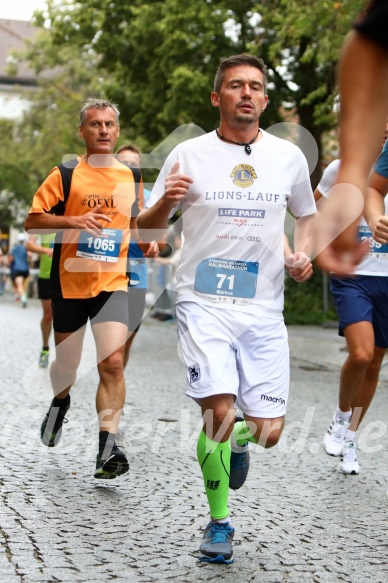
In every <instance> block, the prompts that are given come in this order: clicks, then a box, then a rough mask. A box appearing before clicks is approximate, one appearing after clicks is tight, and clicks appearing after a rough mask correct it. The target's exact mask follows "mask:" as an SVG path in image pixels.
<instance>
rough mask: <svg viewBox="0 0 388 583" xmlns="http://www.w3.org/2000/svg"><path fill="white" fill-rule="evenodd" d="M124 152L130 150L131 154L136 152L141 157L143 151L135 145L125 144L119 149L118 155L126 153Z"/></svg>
mask: <svg viewBox="0 0 388 583" xmlns="http://www.w3.org/2000/svg"><path fill="white" fill-rule="evenodd" d="M124 150H130V151H131V152H135V154H139V156H141V150H140V148H138V147H137V146H135V145H134V144H123V145H122V146H120V148H118V150H117V152H116V154H120V152H124Z"/></svg>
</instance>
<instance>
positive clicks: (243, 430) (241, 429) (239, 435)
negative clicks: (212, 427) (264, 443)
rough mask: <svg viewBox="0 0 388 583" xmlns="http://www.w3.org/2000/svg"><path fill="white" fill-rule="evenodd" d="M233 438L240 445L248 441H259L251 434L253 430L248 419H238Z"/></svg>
mask: <svg viewBox="0 0 388 583" xmlns="http://www.w3.org/2000/svg"><path fill="white" fill-rule="evenodd" d="M232 440H233V441H234V442H236V444H237V445H239V446H240V447H241V446H242V445H245V444H246V443H247V442H248V441H250V442H251V443H256V444H257V443H258V441H257V439H256V438H255V437H253V435H252V434H251V430H250V429H249V427H248V425H247V422H246V421H237V423H235V424H234V427H233V431H232Z"/></svg>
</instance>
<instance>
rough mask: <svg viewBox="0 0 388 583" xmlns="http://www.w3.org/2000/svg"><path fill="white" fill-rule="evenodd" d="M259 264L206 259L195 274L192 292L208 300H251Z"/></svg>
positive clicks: (213, 258) (254, 293)
mask: <svg viewBox="0 0 388 583" xmlns="http://www.w3.org/2000/svg"><path fill="white" fill-rule="evenodd" d="M258 273H259V264H258V263H254V262H252V261H240V260H235V259H220V258H218V257H208V258H207V259H204V260H203V261H201V263H200V264H199V265H198V267H197V270H196V273H195V281H194V290H195V291H196V292H197V293H199V294H203V295H205V296H206V297H208V298H209V299H214V300H217V299H219V298H224V299H226V298H230V300H231V301H233V300H238V299H244V300H248V299H252V298H254V297H255V295H256V287H257V276H258Z"/></svg>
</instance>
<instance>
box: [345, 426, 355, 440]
mask: <svg viewBox="0 0 388 583" xmlns="http://www.w3.org/2000/svg"><path fill="white" fill-rule="evenodd" d="M356 434H357V432H356V431H349V429H348V430H347V432H346V436H345V442H346V441H347V442H348V443H349V442H350V441H352V442H353V443H356V441H357V438H356Z"/></svg>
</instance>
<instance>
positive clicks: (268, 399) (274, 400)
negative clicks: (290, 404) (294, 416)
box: [261, 395, 286, 405]
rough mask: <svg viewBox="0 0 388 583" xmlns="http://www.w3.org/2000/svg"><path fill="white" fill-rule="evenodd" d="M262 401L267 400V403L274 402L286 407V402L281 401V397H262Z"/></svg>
mask: <svg viewBox="0 0 388 583" xmlns="http://www.w3.org/2000/svg"><path fill="white" fill-rule="evenodd" d="M261 399H262V400H263V399H264V400H265V401H272V403H280V405H285V404H286V402H285V400H284V399H281V398H280V397H270V396H268V395H261Z"/></svg>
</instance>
